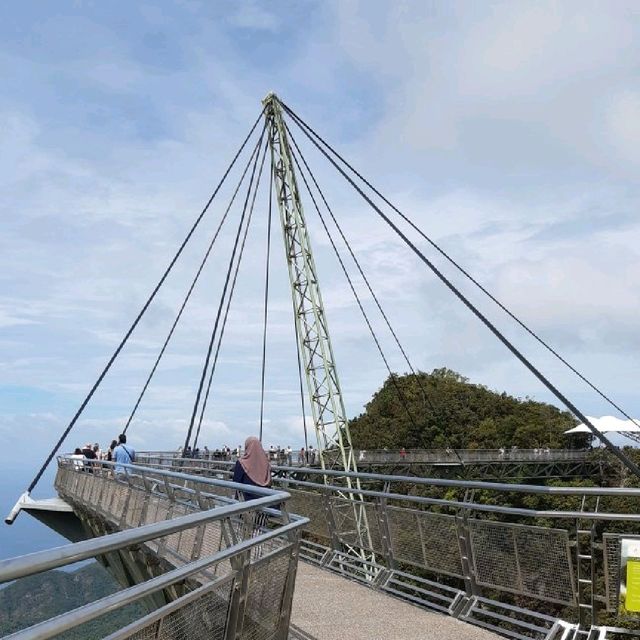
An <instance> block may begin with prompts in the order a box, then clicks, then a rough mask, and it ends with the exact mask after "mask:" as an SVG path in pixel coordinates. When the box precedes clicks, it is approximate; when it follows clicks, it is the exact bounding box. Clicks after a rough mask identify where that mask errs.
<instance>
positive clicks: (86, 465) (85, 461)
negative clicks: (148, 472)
mask: <svg viewBox="0 0 640 640" xmlns="http://www.w3.org/2000/svg"><path fill="white" fill-rule="evenodd" d="M71 458H72V459H73V461H74V463H73V464H74V468H75V470H76V471H88V472H90V473H92V472H93V470H94V468H96V467H101V466H110V465H98V464H97V462H91V461H92V460H95V461H106V462H113V463H114V465H115V466H114V471H115V473H125V472H126V467H124V466H123V465H126V464H133V463H134V462H135V461H136V451H135V449H134V448H133V447H132V446H131V445H130V444H127V436H126V434H124V433H121V434H120V435H119V436H118V439H117V440H112V441H111V444H110V445H109V448H108V449H107V450H106V451H103V450H102V449H100V445H99V444H98V443H97V442H96V443H95V444H91V443H88V444H85V445H84V447H82V448H80V447H76V449H75V451H74V452H73V454H72V455H71Z"/></svg>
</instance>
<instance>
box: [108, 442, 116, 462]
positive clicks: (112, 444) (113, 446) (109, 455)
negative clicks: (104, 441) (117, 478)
mask: <svg viewBox="0 0 640 640" xmlns="http://www.w3.org/2000/svg"><path fill="white" fill-rule="evenodd" d="M117 446H118V441H117V440H112V441H111V444H110V445H109V450H108V451H107V462H113V450H114V449H115V448H116V447H117Z"/></svg>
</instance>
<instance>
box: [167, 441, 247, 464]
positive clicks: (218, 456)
mask: <svg viewBox="0 0 640 640" xmlns="http://www.w3.org/2000/svg"><path fill="white" fill-rule="evenodd" d="M178 453H179V454H181V456H182V457H183V458H201V459H204V460H232V459H233V458H237V457H239V456H240V455H241V453H242V451H241V449H240V445H238V447H237V448H236V449H233V450H232V449H231V448H230V447H228V446H227V445H226V444H225V445H224V446H223V447H222V448H221V449H214V450H213V451H212V450H211V449H209V447H207V446H206V445H205V446H204V447H203V448H202V449H200V447H195V448H193V449H192V448H191V447H190V446H187V448H186V449H183V448H182V447H181V446H180V447H178Z"/></svg>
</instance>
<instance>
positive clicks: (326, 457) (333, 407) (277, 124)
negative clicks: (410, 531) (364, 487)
mask: <svg viewBox="0 0 640 640" xmlns="http://www.w3.org/2000/svg"><path fill="white" fill-rule="evenodd" d="M263 104H264V107H265V117H266V119H267V132H268V136H269V146H270V148H271V161H272V168H273V175H274V180H275V187H276V199H277V202H278V209H279V211H280V221H281V223H282V230H283V234H284V244H285V252H286V259H287V267H288V271H289V280H290V283H291V293H292V296H293V304H294V310H295V314H294V315H295V325H296V331H297V333H298V339H299V342H300V345H301V355H302V360H303V365H304V371H305V376H306V380H307V389H308V393H309V400H310V405H311V412H312V417H313V424H314V428H315V432H316V438H317V442H318V450H319V454H320V455H319V457H320V464H321V467H322V468H323V469H327V468H329V469H330V468H338V469H344V470H345V471H357V467H356V462H355V459H354V456H353V449H352V446H351V436H350V434H349V426H348V422H347V417H346V412H345V408H344V402H343V399H342V392H341V389H340V381H339V379H338V373H337V370H336V365H335V358H334V355H333V349H332V347H331V338H330V336H329V329H328V326H327V318H326V315H325V312H324V307H323V304H322V296H321V294H320V286H319V284H318V275H317V271H316V266H315V262H314V259H313V253H312V251H311V242H310V239H309V233H308V231H307V224H306V222H305V217H304V210H303V208H302V202H301V199H300V192H299V190H298V183H297V180H296V175H295V171H294V167H293V159H292V156H291V149H290V146H289V141H288V138H287V132H286V128H285V125H284V121H283V119H282V107H281V105H280V101H279V99H278V97H277V96H276V95H275V94H273V93H270V94H268V95H267V97H266V98H265V99H264V100H263ZM348 480H349V486H350V479H349V478H348Z"/></svg>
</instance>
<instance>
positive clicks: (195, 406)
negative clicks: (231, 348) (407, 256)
mask: <svg viewBox="0 0 640 640" xmlns="http://www.w3.org/2000/svg"><path fill="white" fill-rule="evenodd" d="M265 129H266V126H263V127H262V133H261V134H260V144H262V140H263V138H264V132H265ZM258 158H259V156H256V158H255V161H254V163H253V169H252V171H251V180H250V182H249V190H248V191H247V196H246V198H245V201H244V206H243V208H242V216H241V218H240V224H239V225H238V231H237V233H236V237H235V240H234V244H233V250H232V252H231V260H229V266H228V268H227V273H226V276H225V281H224V286H223V289H222V296H221V298H220V304H219V305H218V311H217V313H216V319H215V322H214V325H213V331H212V332H211V340H210V341H209V346H208V349H207V356H206V358H205V363H204V367H203V368H202V375H201V376H200V382H199V384H198V391H197V393H196V399H195V402H194V404H193V412H192V414H191V420H190V421H189V428H188V430H187V437H186V438H185V442H184V451H186V449H187V447H188V446H189V441H190V440H191V433H192V431H193V426H194V424H195V419H196V414H197V411H198V406H199V404H200V398H201V396H202V389H203V387H204V381H205V378H206V375H207V370H208V368H209V362H210V360H211V352H212V350H213V344H214V341H215V338H216V335H217V332H218V326H219V323H220V317H221V315H222V306H223V302H224V299H225V297H226V294H227V289H228V287H229V281H230V279H231V270H232V268H233V260H234V258H235V255H236V252H237V250H238V243H239V241H240V234H241V231H242V226H243V223H244V220H245V217H246V213H247V204H248V201H249V196H250V188H251V185H252V184H253V180H254V177H255V172H256V168H257V165H258Z"/></svg>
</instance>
